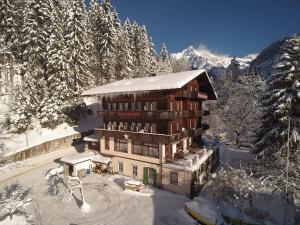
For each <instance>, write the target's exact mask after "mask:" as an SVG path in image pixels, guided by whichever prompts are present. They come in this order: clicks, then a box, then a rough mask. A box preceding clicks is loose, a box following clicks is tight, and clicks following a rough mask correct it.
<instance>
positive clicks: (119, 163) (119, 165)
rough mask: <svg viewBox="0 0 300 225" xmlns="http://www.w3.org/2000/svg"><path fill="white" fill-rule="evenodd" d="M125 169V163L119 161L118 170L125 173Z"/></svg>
mask: <svg viewBox="0 0 300 225" xmlns="http://www.w3.org/2000/svg"><path fill="white" fill-rule="evenodd" d="M120 164H122V171H120ZM123 171H124V163H123V162H120V161H119V162H118V172H119V173H123Z"/></svg>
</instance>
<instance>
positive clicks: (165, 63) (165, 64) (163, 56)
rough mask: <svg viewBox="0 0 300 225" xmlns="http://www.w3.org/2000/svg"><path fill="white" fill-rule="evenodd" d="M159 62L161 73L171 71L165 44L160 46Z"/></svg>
mask: <svg viewBox="0 0 300 225" xmlns="http://www.w3.org/2000/svg"><path fill="white" fill-rule="evenodd" d="M159 62H160V70H161V71H165V72H171V71H172V69H171V63H170V56H169V52H168V49H167V46H166V44H165V43H163V44H162V46H161V51H160V57H159Z"/></svg>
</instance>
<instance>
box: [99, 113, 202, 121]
mask: <svg viewBox="0 0 300 225" xmlns="http://www.w3.org/2000/svg"><path fill="white" fill-rule="evenodd" d="M97 115H98V116H101V117H104V119H106V120H111V121H122V120H124V119H126V120H127V119H135V120H139V121H146V120H151V121H153V120H175V119H181V118H190V117H201V116H202V115H203V112H202V111H193V110H189V111H187V110H186V111H167V110H158V111H108V110H103V111H98V112H97Z"/></svg>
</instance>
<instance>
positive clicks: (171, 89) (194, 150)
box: [82, 70, 218, 197]
mask: <svg viewBox="0 0 300 225" xmlns="http://www.w3.org/2000/svg"><path fill="white" fill-rule="evenodd" d="M82 96H94V97H100V98H101V100H102V101H101V102H102V106H103V110H101V111H98V116H99V117H102V118H103V126H102V127H97V128H95V129H94V138H93V139H92V140H93V141H92V143H89V146H90V147H92V146H97V149H98V150H99V151H100V153H101V154H103V155H105V156H109V157H111V158H112V161H111V163H112V167H113V170H114V172H117V173H120V174H124V175H126V176H130V177H134V178H135V179H138V180H142V181H143V182H144V183H145V184H150V185H153V186H157V187H160V188H163V189H166V190H169V191H172V192H176V193H181V194H186V195H188V196H191V197H193V195H195V193H196V192H197V190H198V189H199V187H200V186H201V185H202V184H203V182H204V180H205V179H206V178H207V176H208V175H209V173H210V171H211V168H212V167H213V166H214V164H215V163H216V162H217V161H218V156H217V154H218V153H216V152H215V151H213V150H212V149H207V148H204V147H201V142H202V140H201V135H202V134H203V132H204V131H205V130H206V129H208V128H209V126H208V124H205V123H203V117H204V116H205V115H208V114H209V112H208V111H205V110H203V109H202V102H203V101H206V100H216V98H217V97H216V94H215V92H214V90H213V87H212V84H211V82H210V80H209V77H208V75H207V73H206V72H205V71H204V70H192V71H186V72H180V73H171V74H166V75H160V76H152V77H147V78H136V79H131V80H121V81H116V82H113V83H110V84H107V85H103V86H100V87H96V88H92V89H90V90H87V91H84V92H83V94H82ZM95 137H96V138H95Z"/></svg>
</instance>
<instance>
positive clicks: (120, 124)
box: [119, 122, 123, 130]
mask: <svg viewBox="0 0 300 225" xmlns="http://www.w3.org/2000/svg"><path fill="white" fill-rule="evenodd" d="M119 130H123V122H120V123H119Z"/></svg>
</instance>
